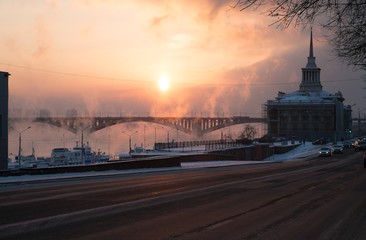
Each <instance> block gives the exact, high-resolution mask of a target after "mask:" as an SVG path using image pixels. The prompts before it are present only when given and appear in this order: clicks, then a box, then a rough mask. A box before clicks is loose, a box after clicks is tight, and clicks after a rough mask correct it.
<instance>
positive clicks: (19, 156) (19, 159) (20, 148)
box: [11, 126, 31, 169]
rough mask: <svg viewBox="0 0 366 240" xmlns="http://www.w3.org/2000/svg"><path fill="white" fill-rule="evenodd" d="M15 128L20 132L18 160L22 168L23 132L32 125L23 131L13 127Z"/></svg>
mask: <svg viewBox="0 0 366 240" xmlns="http://www.w3.org/2000/svg"><path fill="white" fill-rule="evenodd" d="M11 128H12V129H13V130H15V131H16V132H17V133H18V134H19V148H18V161H19V169H20V168H21V166H22V165H21V164H22V159H21V152H22V133H23V132H25V131H27V130H28V129H30V128H31V127H30V126H29V127H27V128H26V129H24V130H22V131H18V130H16V129H15V128H13V127H11Z"/></svg>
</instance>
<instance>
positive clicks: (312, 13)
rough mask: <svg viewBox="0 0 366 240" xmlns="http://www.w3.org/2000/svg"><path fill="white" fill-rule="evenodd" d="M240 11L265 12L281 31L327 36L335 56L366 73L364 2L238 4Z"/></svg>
mask: <svg viewBox="0 0 366 240" xmlns="http://www.w3.org/2000/svg"><path fill="white" fill-rule="evenodd" d="M234 8H237V9H239V10H240V11H244V10H248V9H250V8H252V9H254V10H257V9H259V8H262V9H263V8H264V9H265V12H266V13H267V14H268V16H269V17H272V18H274V21H273V24H272V25H276V26H277V27H279V28H288V27H290V26H291V25H294V26H303V27H306V26H307V25H309V24H310V25H313V24H314V23H315V22H316V21H318V22H319V24H320V25H321V26H322V27H323V28H324V29H325V30H326V31H327V32H328V36H327V37H328V41H329V42H330V43H331V44H332V46H333V48H334V52H335V53H336V54H337V56H338V57H340V58H341V59H343V60H344V61H345V62H346V63H347V64H349V65H352V66H354V67H355V68H361V69H364V70H366V1H365V0H238V1H237V3H236V4H235V6H234Z"/></svg>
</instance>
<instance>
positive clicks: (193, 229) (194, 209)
mask: <svg viewBox="0 0 366 240" xmlns="http://www.w3.org/2000/svg"><path fill="white" fill-rule="evenodd" d="M0 193H1V196H0V213H1V218H0V239H88V240H89V239H108V240H110V239H149V240H151V239H174V240H183V239H214V240H215V239H217V240H219V239H220V240H221V239H240V240H246V239H332V240H333V239H347V240H348V239H366V210H365V209H366V169H364V168H363V163H362V161H361V153H360V152H357V153H355V152H353V151H349V152H348V153H345V154H339V155H334V156H332V157H329V158H318V159H314V160H311V161H293V162H287V163H271V164H258V165H240V166H231V167H218V168H204V169H190V170H173V171H162V172H154V173H136V174H127V175H126V174H124V175H113V176H102V177H84V178H77V179H64V180H57V181H50V180H47V181H38V182H29V183H22V184H0Z"/></svg>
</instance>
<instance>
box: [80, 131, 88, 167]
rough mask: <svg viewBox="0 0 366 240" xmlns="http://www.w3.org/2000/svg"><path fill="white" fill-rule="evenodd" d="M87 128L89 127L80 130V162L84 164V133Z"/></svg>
mask: <svg viewBox="0 0 366 240" xmlns="http://www.w3.org/2000/svg"><path fill="white" fill-rule="evenodd" d="M87 128H89V126H87V127H85V128H83V129H82V130H81V161H82V162H83V164H85V148H84V131H85V130H86V129H87Z"/></svg>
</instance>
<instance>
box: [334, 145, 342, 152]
mask: <svg viewBox="0 0 366 240" xmlns="http://www.w3.org/2000/svg"><path fill="white" fill-rule="evenodd" d="M332 150H333V153H343V146H342V145H339V144H337V145H334V146H333V147H332Z"/></svg>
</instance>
